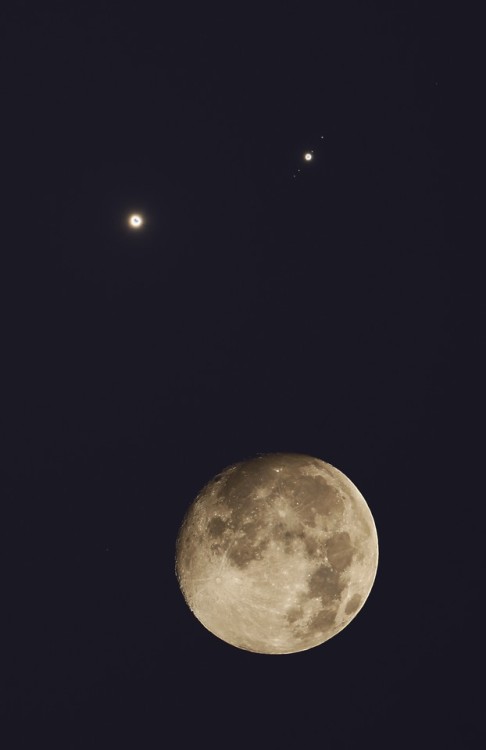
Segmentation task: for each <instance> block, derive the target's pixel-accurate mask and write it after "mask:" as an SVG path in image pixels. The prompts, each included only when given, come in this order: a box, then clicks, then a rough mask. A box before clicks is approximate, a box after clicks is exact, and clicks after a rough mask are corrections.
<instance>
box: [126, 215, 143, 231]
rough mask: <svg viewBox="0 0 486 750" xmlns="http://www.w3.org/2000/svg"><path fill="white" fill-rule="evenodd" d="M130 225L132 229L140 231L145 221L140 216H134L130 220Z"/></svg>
mask: <svg viewBox="0 0 486 750" xmlns="http://www.w3.org/2000/svg"><path fill="white" fill-rule="evenodd" d="M128 223H129V225H130V226H131V227H132V229H140V227H141V226H142V224H143V219H142V217H141V216H140V215H139V214H132V215H131V216H130V218H129V219H128Z"/></svg>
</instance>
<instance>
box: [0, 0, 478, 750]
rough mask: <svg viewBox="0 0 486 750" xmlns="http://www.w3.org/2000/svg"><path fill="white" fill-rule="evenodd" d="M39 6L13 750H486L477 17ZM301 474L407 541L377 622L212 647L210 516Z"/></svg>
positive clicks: (14, 321)
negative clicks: (257, 465)
mask: <svg viewBox="0 0 486 750" xmlns="http://www.w3.org/2000/svg"><path fill="white" fill-rule="evenodd" d="M9 6H10V7H8V8H5V9H2V10H1V11H0V50H1V54H0V58H1V72H0V94H1V131H2V158H1V162H2V163H1V182H2V193H3V194H4V198H3V199H2V214H3V221H2V225H3V226H2V239H1V287H2V289H1V293H0V305H1V313H2V337H1V341H2V344H1V368H2V381H3V385H2V412H1V435H2V446H1V447H2V452H1V455H2V471H1V474H2V479H1V487H0V489H1V516H2V519H3V520H2V522H1V533H2V538H3V540H2V544H1V552H2V569H3V573H2V577H3V578H4V581H5V583H4V584H2V613H1V619H2V622H3V626H6V633H7V634H6V635H4V636H3V638H2V652H4V656H3V657H2V663H3V664H2V666H1V672H2V680H1V683H2V697H1V710H2V715H1V717H0V718H1V727H2V729H1V732H2V733H4V732H6V733H7V735H8V737H7V740H8V741H7V742H6V743H5V744H4V746H5V748H6V750H10V748H12V749H13V748H17V747H18V748H29V750H33V748H37V747H58V746H59V747H62V748H63V749H64V750H71V749H72V750H78V749H79V750H84V749H85V748H90V749H91V748H117V749H118V748H120V749H121V748H135V747H137V748H138V747H140V748H152V747H154V748H155V747H157V748H160V747H168V748H170V747H191V746H195V747H206V746H207V747H211V748H230V747H233V748H240V747H241V748H248V747H251V748H307V747H313V748H332V749H333V748H348V747H349V748H351V747H354V748H355V747H358V746H359V747H363V746H364V747H370V748H371V747H375V748H387V749H388V748H390V749H391V748H393V749H396V748H400V749H401V748H407V749H408V748H412V747H413V748H429V747H437V748H439V747H440V748H449V747H450V748H455V749H457V750H459V749H460V748H469V747H471V748H478V747H479V746H480V745H481V740H480V737H481V735H482V733H483V726H482V720H480V710H482V705H483V701H484V693H483V695H482V696H481V690H479V689H477V688H476V682H477V680H478V679H479V674H480V672H479V669H480V668H479V663H480V657H481V649H480V647H479V646H478V641H479V635H480V632H479V631H480V626H479V617H480V612H481V605H482V600H483V599H484V583H485V581H484V568H485V565H484V563H485V560H484V549H485V546H484V541H483V536H482V534H481V533H480V519H481V517H482V516H483V517H484V510H483V506H484V482H483V484H482V486H481V485H480V483H479V476H480V469H481V461H482V460H483V446H482V445H481V439H480V438H478V439H476V438H474V435H475V434H476V432H477V430H478V426H480V424H481V422H482V417H481V415H480V411H479V407H480V402H481V398H480V393H481V388H482V386H481V383H482V382H483V376H482V375H481V361H482V348H484V332H483V333H482V332H481V326H480V314H479V310H480V300H479V296H480V293H481V284H482V282H480V281H478V273H477V271H476V270H475V268H474V262H475V260H474V258H475V254H476V253H477V252H478V244H477V241H476V242H475V241H474V240H473V237H472V233H471V232H470V231H469V229H468V222H467V221H466V198H465V197H464V191H465V189H466V187H467V180H466V179H465V178H463V179H462V181H461V180H458V179H457V175H456V172H457V170H458V168H460V167H461V165H462V163H463V160H467V157H466V156H465V150H467V148H468V145H467V144H468V135H467V133H466V131H467V130H468V128H469V126H468V125H467V122H468V120H467V116H466V115H465V111H466V107H467V97H468V93H467V81H468V80H469V79H468V75H467V73H466V72H465V71H464V65H461V61H463V60H464V55H463V51H464V50H466V49H467V48H468V47H469V43H468V37H467V24H464V23H461V21H463V20H464V19H458V18H457V12H459V13H460V11H457V7H458V6H457V7H456V10H455V11H454V12H453V11H452V9H449V10H448V5H447V3H445V4H444V3H442V4H439V3H426V2H423V3H422V2H409V3H398V4H396V3H381V2H370V3H362V2H346V3H332V4H329V7H328V6H327V4H326V3H320V4H314V5H313V6H305V5H304V4H301V3H294V4H291V5H287V4H281V6H280V7H278V8H276V9H275V8H274V9H273V10H270V9H269V8H267V9H265V8H263V7H261V8H260V9H259V10H258V9H255V10H253V11H251V10H250V9H248V8H247V7H246V5H245V4H234V3H227V4H226V5H225V6H224V8H222V7H219V8H216V7H213V8H211V7H209V6H207V5H206V4H205V3H200V4H198V5H197V6H196V5H195V7H191V6H189V5H183V4H177V6H176V7H175V8H172V9H170V8H169V6H168V5H167V4H165V3H150V2H144V0H141V2H140V3H137V4H133V5H128V4H126V3H120V4H115V3H110V2H108V1H107V2H98V3H95V4H94V3H93V4H90V3H80V4H73V3H69V2H68V3H65V2H64V3H61V2H49V1H48V2H43V3H28V2H22V3H21V2H17V3H13V4H9ZM78 6H79V7H78ZM470 23H471V25H473V21H470ZM459 144H461V148H459ZM461 149H462V150H461ZM306 150H313V152H314V159H313V160H312V162H310V163H308V164H306V163H305V162H304V161H303V154H304V152H305V151H306ZM299 169H300V172H297V170H299ZM295 174H296V175H297V176H296V177H294V175H295ZM134 211H138V212H140V213H141V214H142V215H143V216H144V218H145V224H144V226H143V227H142V228H141V229H139V230H137V231H133V230H130V229H129V227H128V226H127V218H128V216H129V214H130V213H131V212H134ZM483 433H484V430H482V431H481V430H480V434H483ZM273 451H289V452H297V453H306V454H310V455H312V456H316V457H318V458H322V459H324V460H325V461H328V462H329V463H331V464H333V465H334V466H336V467H338V468H339V469H340V470H341V471H343V472H344V473H345V474H346V475H347V476H349V477H350V479H351V480H352V481H353V482H354V483H355V484H356V485H357V486H358V488H359V489H360V491H361V492H362V494H363V495H364V497H365V498H366V500H367V502H368V505H369V507H370V509H371V511H372V513H373V516H374V519H375V522H376V526H377V530H378V537H379V543H380V562H379V568H378V574H377V578H376V581H375V585H374V587H373V589H372V591H371V594H370V597H369V599H368V601H367V603H366V604H365V606H364V608H363V609H362V611H361V612H360V613H359V614H358V616H357V617H356V619H355V620H353V622H352V623H351V624H350V625H349V626H348V627H347V628H345V630H343V631H342V632H341V633H339V634H338V635H337V636H336V637H335V638H333V639H331V640H330V641H328V642H327V643H325V644H323V645H322V646H320V647H318V648H314V649H311V650H309V651H306V652H302V653H300V654H292V655H286V656H278V657H275V656H265V655H259V654H252V653H249V652H245V651H242V650H239V649H236V648H233V647H231V646H229V645H228V644H226V643H225V642H223V641H221V640H219V639H218V638H216V637H215V636H213V635H212V634H211V633H209V632H208V631H206V630H205V629H204V628H203V626H202V625H200V623H199V622H198V621H197V620H196V618H195V617H194V616H193V615H192V614H191V612H190V611H189V609H188V608H187V606H186V604H185V602H184V600H183V598H182V595H181V592H180V589H179V586H178V583H177V580H176V577H175V574H174V547H175V540H176V535H177V532H178V529H179V525H180V523H181V520H182V518H183V515H184V513H185V511H186V510H187V507H188V506H189V504H190V503H191V502H192V500H193V499H194V498H195V496H196V495H197V493H198V492H199V490H200V489H201V488H202V487H203V486H204V485H205V484H206V482H207V481H209V480H210V479H211V478H212V477H213V476H214V475H215V474H217V473H218V472H219V471H220V470H221V469H223V468H224V467H226V466H227V465H228V464H231V463H234V462H236V461H240V460H244V459H246V458H250V457H253V456H255V455H257V454H258V453H266V452H273ZM3 626H2V628H3ZM171 738H172V739H171Z"/></svg>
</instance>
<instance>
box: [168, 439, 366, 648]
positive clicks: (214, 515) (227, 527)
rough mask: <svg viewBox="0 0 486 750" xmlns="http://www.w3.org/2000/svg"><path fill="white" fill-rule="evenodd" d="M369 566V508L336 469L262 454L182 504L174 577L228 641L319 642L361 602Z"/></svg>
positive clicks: (241, 644)
mask: <svg viewBox="0 0 486 750" xmlns="http://www.w3.org/2000/svg"><path fill="white" fill-rule="evenodd" d="M377 565H378V537H377V532H376V527H375V523H374V520H373V516H372V514H371V511H370V509H369V507H368V505H367V503H366V501H365V499H364V497H363V496H362V495H361V493H360V492H359V490H358V489H357V487H356V486H355V485H354V484H353V483H352V482H351V480H350V479H348V478H347V477H346V476H345V475H344V474H343V473H342V472H341V471H339V469H336V468H335V467H334V466H331V465H330V464H328V463H326V462H324V461H322V460H321V459H318V458H313V457H312V456H306V455H303V454H293V453H269V454H265V455H262V456H257V457H255V458H252V459H249V460H247V461H242V462H240V463H237V464H234V465H232V466H229V467H227V468H226V469H224V470H223V471H222V472H221V473H220V474H218V475H217V476H216V477H214V479H212V480H211V481H210V482H209V483H208V484H207V485H206V486H205V487H204V488H203V489H202V490H201V492H200V493H199V494H198V496H197V497H196V499H195V500H194V502H193V503H192V505H191V506H190V507H189V509H188V511H187V513H186V515H185V517H184V519H183V521H182V525H181V528H180V530H179V534H178V538H177V542H176V575H177V578H178V581H179V585H180V588H181V591H182V594H183V596H184V598H185V601H186V603H187V605H188V606H189V608H190V610H191V611H192V612H193V614H194V615H195V616H196V618H197V619H198V620H199V621H200V622H201V623H202V625H204V627H205V628H206V629H207V630H209V631H210V632H211V633H213V634H214V635H215V636H217V637H218V638H220V639H222V640H223V641H225V642H226V643H229V644H231V645H233V646H236V647H237V648H240V649H244V650H247V651H253V652H257V653H262V654H288V653H295V652H298V651H305V650H307V649H310V648H313V647H314V646H319V645H320V644H322V643H324V642H325V641H327V640H329V639H330V638H332V637H333V636H334V635H336V634H337V633H339V632H340V631H341V630H343V628H345V627H346V626H347V625H348V624H349V623H350V622H351V620H353V619H354V618H355V617H356V615H357V614H358V612H359V611H360V610H361V609H362V607H363V605H364V603H365V601H366V599H367V598H368V595H369V593H370V591H371V588H372V586H373V583H374V580H375V576H376V571H377Z"/></svg>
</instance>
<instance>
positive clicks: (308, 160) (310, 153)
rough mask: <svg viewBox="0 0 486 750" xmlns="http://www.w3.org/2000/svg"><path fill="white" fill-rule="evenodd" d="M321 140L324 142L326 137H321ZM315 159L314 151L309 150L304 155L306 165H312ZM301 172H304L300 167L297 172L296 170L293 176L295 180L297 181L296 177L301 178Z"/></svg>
mask: <svg viewBox="0 0 486 750" xmlns="http://www.w3.org/2000/svg"><path fill="white" fill-rule="evenodd" d="M320 139H321V141H323V140H324V136H323V135H321V138H320ZM314 158H315V151H314V149H309V150H308V151H304V153H303V154H302V160H303V161H304V162H305V164H306V165H310V163H311V162H312V161H314ZM301 172H302V170H301V168H300V167H299V168H298V169H297V170H296V171H295V172H294V174H293V175H292V177H293V178H294V179H295V178H296V177H298V176H299V173H301Z"/></svg>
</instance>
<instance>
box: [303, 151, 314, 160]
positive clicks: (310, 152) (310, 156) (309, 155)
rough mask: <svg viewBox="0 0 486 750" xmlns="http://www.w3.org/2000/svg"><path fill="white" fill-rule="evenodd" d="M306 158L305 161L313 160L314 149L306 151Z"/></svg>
mask: <svg viewBox="0 0 486 750" xmlns="http://www.w3.org/2000/svg"><path fill="white" fill-rule="evenodd" d="M304 159H305V161H312V159H313V155H312V151H306V153H305V154H304Z"/></svg>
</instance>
